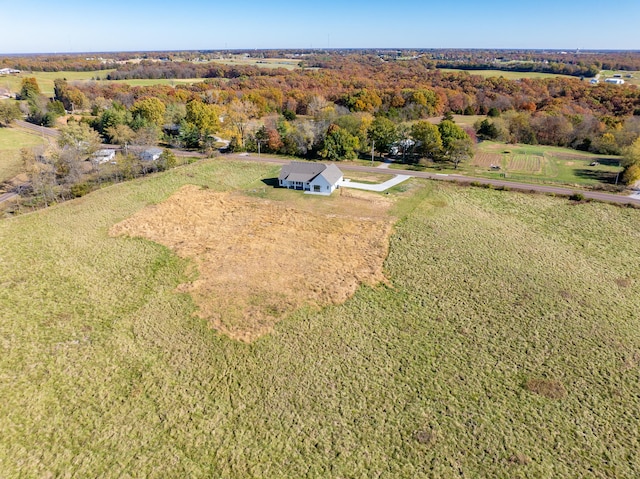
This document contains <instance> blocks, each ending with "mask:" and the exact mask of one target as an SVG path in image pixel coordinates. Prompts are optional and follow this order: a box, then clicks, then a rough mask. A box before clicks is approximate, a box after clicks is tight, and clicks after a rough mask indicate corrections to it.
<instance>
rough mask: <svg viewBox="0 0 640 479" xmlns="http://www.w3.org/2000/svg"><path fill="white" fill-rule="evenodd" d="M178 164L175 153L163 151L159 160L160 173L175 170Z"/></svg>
mask: <svg viewBox="0 0 640 479" xmlns="http://www.w3.org/2000/svg"><path fill="white" fill-rule="evenodd" d="M177 164H178V159H177V158H176V155H175V153H174V152H173V151H171V150H167V149H165V150H163V152H162V154H161V155H160V158H158V170H160V171H164V170H168V169H170V168H175V167H176V165H177Z"/></svg>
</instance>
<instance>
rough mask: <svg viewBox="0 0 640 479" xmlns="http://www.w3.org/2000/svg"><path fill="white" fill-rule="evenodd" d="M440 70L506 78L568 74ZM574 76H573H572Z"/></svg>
mask: <svg viewBox="0 0 640 479" xmlns="http://www.w3.org/2000/svg"><path fill="white" fill-rule="evenodd" d="M439 70H440V71H442V72H463V71H464V72H467V73H469V74H470V75H480V76H483V77H485V78H490V77H503V78H506V79H507V80H520V79H522V78H555V77H564V78H567V77H568V75H558V74H556V73H541V72H510V71H502V70H461V69H455V68H439ZM573 78H575V77H573Z"/></svg>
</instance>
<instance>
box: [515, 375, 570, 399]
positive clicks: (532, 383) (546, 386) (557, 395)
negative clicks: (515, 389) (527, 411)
mask: <svg viewBox="0 0 640 479" xmlns="http://www.w3.org/2000/svg"><path fill="white" fill-rule="evenodd" d="M525 388H526V389H527V390H528V391H530V392H532V393H535V394H539V395H540V396H544V397H546V398H549V399H562V398H564V397H565V396H566V395H567V390H566V389H565V387H564V385H563V384H562V383H561V382H560V381H555V380H548V379H529V380H528V381H527V383H526V384H525Z"/></svg>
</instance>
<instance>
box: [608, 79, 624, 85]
mask: <svg viewBox="0 0 640 479" xmlns="http://www.w3.org/2000/svg"><path fill="white" fill-rule="evenodd" d="M604 82H605V83H612V84H614V85H624V80H623V79H622V78H607V79H606V80H605V81H604Z"/></svg>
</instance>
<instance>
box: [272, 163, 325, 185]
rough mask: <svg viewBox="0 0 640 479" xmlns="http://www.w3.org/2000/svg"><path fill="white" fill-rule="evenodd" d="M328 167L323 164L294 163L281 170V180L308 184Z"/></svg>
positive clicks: (279, 177)
mask: <svg viewBox="0 0 640 479" xmlns="http://www.w3.org/2000/svg"><path fill="white" fill-rule="evenodd" d="M326 168H327V165H323V164H322V163H303V162H301V161H292V162H291V163H289V164H288V165H284V166H283V167H282V169H281V170H280V176H278V179H279V180H288V181H302V182H304V183H307V182H309V181H311V180H313V179H314V178H315V177H316V176H318V175H319V174H320V173H322V172H323V171H324V170H325V169H326Z"/></svg>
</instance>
